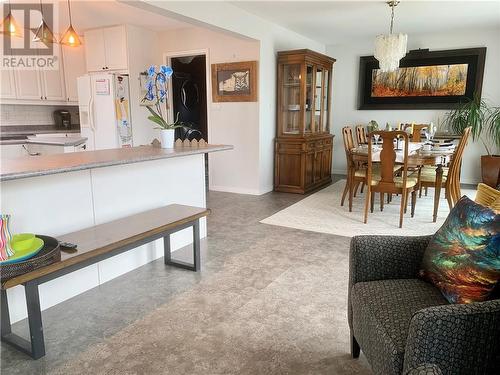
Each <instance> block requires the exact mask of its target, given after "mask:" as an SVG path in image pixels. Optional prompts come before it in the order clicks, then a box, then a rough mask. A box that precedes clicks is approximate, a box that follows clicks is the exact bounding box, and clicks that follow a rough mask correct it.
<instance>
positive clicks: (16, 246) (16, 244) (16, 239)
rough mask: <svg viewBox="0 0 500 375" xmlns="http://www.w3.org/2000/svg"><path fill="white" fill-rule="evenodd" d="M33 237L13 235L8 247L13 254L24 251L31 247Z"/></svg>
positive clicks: (20, 234) (21, 234) (30, 234)
mask: <svg viewBox="0 0 500 375" xmlns="http://www.w3.org/2000/svg"><path fill="white" fill-rule="evenodd" d="M34 241H35V235H34V234H33V233H19V234H14V235H13V236H12V239H11V240H10V246H11V247H12V250H14V252H18V251H26V250H28V249H29V248H31V247H32V246H33V242H34Z"/></svg>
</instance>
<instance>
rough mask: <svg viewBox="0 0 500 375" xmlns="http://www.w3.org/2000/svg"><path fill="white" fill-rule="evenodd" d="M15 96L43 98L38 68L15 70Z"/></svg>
mask: <svg viewBox="0 0 500 375" xmlns="http://www.w3.org/2000/svg"><path fill="white" fill-rule="evenodd" d="M14 75H15V77H16V98H17V99H19V100H43V93H42V83H41V80H40V72H39V71H38V70H16V71H15V72H14Z"/></svg>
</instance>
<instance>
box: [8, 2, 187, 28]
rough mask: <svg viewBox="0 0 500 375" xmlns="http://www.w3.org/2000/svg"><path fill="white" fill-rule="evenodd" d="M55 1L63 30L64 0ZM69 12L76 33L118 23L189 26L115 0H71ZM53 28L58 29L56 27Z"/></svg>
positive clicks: (65, 18)
mask: <svg viewBox="0 0 500 375" xmlns="http://www.w3.org/2000/svg"><path fill="white" fill-rule="evenodd" d="M12 2H13V3H14V2H15V1H12ZM22 2H26V0H23V1H22ZM48 2H49V1H48V0H45V1H43V3H48ZM54 3H58V5H59V6H58V7H57V10H58V13H57V18H58V22H57V24H58V25H59V28H60V30H63V31H64V30H65V29H66V28H67V26H68V23H69V17H68V5H67V0H55V1H54ZM71 14H72V21H73V26H74V27H75V29H76V30H77V32H78V33H79V34H82V33H83V31H85V30H88V29H92V28H97V27H103V26H112V25H119V24H130V25H135V26H141V27H144V28H147V29H150V30H154V31H164V30H171V29H179V28H184V27H189V26H192V25H189V24H187V23H184V22H181V21H178V20H175V19H172V18H168V17H165V16H162V15H159V14H155V13H152V12H148V11H145V10H142V9H139V8H136V7H134V6H131V5H127V4H124V3H121V2H117V1H115V0H99V1H96V0H86V1H81V0H80V1H74V0H71ZM54 28H55V29H56V31H57V27H54Z"/></svg>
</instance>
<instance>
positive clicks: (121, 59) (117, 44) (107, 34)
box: [103, 26, 128, 70]
mask: <svg viewBox="0 0 500 375" xmlns="http://www.w3.org/2000/svg"><path fill="white" fill-rule="evenodd" d="M103 33H104V47H105V53H106V65H105V67H106V70H108V69H109V70H126V69H127V68H128V63H127V35H126V33H125V26H114V27H106V28H105V29H103Z"/></svg>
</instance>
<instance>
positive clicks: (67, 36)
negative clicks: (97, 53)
mask: <svg viewBox="0 0 500 375" xmlns="http://www.w3.org/2000/svg"><path fill="white" fill-rule="evenodd" d="M68 12H69V27H68V29H67V30H66V32H65V33H64V35H63V37H62V38H61V40H60V43H61V44H65V45H67V46H70V47H78V46H79V45H80V44H82V42H81V41H80V38H79V37H78V34H77V33H76V31H75V29H74V28H73V24H72V22H71V6H70V4H69V0H68Z"/></svg>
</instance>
